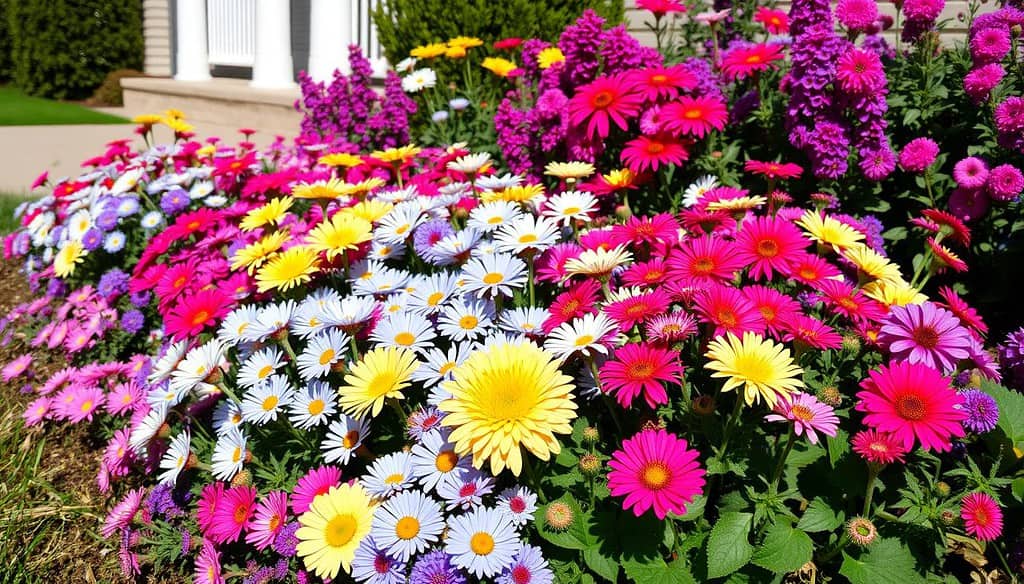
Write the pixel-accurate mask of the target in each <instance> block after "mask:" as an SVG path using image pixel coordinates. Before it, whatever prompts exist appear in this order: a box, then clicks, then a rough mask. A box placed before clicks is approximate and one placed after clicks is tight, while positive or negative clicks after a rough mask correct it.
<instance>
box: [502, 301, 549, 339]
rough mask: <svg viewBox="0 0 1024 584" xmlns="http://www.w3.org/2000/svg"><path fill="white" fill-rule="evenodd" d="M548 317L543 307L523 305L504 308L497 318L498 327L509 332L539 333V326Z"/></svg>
mask: <svg viewBox="0 0 1024 584" xmlns="http://www.w3.org/2000/svg"><path fill="white" fill-rule="evenodd" d="M547 318H548V311H546V310H544V309H543V308H538V307H533V306H524V307H520V308H513V309H511V310H506V311H505V312H503V313H502V314H501V318H500V319H498V327H499V328H500V329H501V330H503V331H507V332H510V333H518V334H523V335H539V334H540V333H541V326H542V325H543V324H544V321H545V320H547Z"/></svg>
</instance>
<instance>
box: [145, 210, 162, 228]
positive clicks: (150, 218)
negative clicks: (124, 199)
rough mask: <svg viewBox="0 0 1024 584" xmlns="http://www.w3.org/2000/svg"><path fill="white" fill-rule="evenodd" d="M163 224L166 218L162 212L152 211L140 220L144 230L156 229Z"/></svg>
mask: <svg viewBox="0 0 1024 584" xmlns="http://www.w3.org/2000/svg"><path fill="white" fill-rule="evenodd" d="M163 222H164V216H163V214H161V213H160V211H150V212H149V213H146V214H145V215H143V216H142V219H140V220H139V224H140V225H142V227H143V228H144V229H156V228H157V227H160V226H161V225H163Z"/></svg>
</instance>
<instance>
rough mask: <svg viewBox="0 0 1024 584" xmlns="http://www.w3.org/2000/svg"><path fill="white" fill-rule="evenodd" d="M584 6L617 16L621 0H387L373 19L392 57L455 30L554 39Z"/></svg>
mask: <svg viewBox="0 0 1024 584" xmlns="http://www.w3.org/2000/svg"><path fill="white" fill-rule="evenodd" d="M586 8H593V9H594V10H596V11H597V12H598V14H600V15H601V16H603V17H604V18H605V19H607V20H609V21H611V22H619V21H621V20H622V15H623V11H622V0H550V1H548V2H534V1H532V0H507V1H504V2H491V1H488V0H465V1H463V2H449V1H447V0H391V1H390V2H387V3H384V2H381V3H380V4H379V5H378V6H377V9H376V10H375V11H374V14H373V21H374V23H375V24H376V25H377V31H378V38H379V39H380V43H381V45H382V46H383V47H384V51H385V53H386V54H387V57H388V59H389V60H390V61H391V62H392V63H397V62H399V61H401V60H402V59H404V58H406V57H408V56H409V51H410V50H412V49H413V48H414V47H417V46H419V45H423V44H427V43H431V42H439V41H445V40H448V39H450V38H453V37H457V36H475V37H479V38H482V39H492V40H497V39H503V38H508V37H521V38H530V37H534V38H542V39H548V40H550V39H555V38H558V35H559V33H561V31H562V29H563V28H565V25H567V24H569V23H570V22H572V21H573V20H575V19H576V18H578V17H579V15H580V14H581V13H582V12H583V11H584V10H585V9H586Z"/></svg>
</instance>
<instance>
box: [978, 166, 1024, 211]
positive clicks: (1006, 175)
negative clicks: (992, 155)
mask: <svg viewBox="0 0 1024 584" xmlns="http://www.w3.org/2000/svg"><path fill="white" fill-rule="evenodd" d="M987 186H988V194H989V195H990V196H991V197H992V199H993V200H995V201H999V202H1001V203H1006V202H1010V201H1013V200H1015V199H1016V198H1017V197H1019V196H1020V193H1021V191H1024V175H1022V174H1021V172H1020V170H1018V169H1017V167H1016V166H1014V165H1012V164H1000V165H999V166H997V167H995V168H993V169H992V172H990V173H989V175H988V183H987Z"/></svg>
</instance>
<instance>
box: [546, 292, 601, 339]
mask: <svg viewBox="0 0 1024 584" xmlns="http://www.w3.org/2000/svg"><path fill="white" fill-rule="evenodd" d="M600 292H601V284H600V283H599V282H597V281H596V280H585V281H583V282H582V283H580V284H578V285H576V286H573V287H571V288H569V289H568V290H566V291H565V292H562V293H561V294H559V295H558V296H556V297H555V301H554V302H552V303H551V306H550V307H549V308H548V313H549V314H550V315H551V316H549V317H548V318H547V319H546V320H545V321H544V322H543V323H542V324H541V329H543V330H544V332H545V333H550V332H551V331H553V330H555V329H556V328H558V327H559V326H561V325H562V324H565V323H567V322H569V321H570V320H572V319H574V318H579V317H581V316H583V315H585V314H593V313H595V312H597V309H596V308H595V306H596V304H597V299H598V294H599V293H600Z"/></svg>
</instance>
